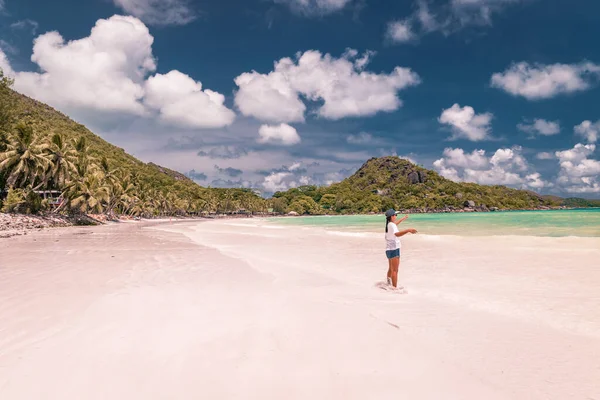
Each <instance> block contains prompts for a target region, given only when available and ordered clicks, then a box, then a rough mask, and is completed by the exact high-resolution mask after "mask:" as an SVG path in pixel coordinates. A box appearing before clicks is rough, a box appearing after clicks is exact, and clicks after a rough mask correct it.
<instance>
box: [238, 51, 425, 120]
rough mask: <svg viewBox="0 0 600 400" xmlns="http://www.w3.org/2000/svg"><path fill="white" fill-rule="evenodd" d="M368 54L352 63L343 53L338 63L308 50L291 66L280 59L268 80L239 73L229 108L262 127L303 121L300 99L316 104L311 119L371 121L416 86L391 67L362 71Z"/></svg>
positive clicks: (352, 55)
mask: <svg viewBox="0 0 600 400" xmlns="http://www.w3.org/2000/svg"><path fill="white" fill-rule="evenodd" d="M372 54H373V53H372V52H367V53H366V54H365V56H363V57H361V58H358V59H356V56H357V52H356V51H355V50H352V49H350V50H348V51H346V53H344V55H343V56H342V57H341V58H334V57H332V56H331V55H329V54H325V55H323V54H321V53H320V52H318V51H316V50H309V51H306V52H305V53H303V54H300V53H299V54H298V55H297V59H296V60H292V59H291V58H283V59H281V60H279V61H277V62H276V63H275V68H274V70H273V71H272V72H271V73H269V74H266V75H265V74H259V73H257V72H254V71H253V72H250V73H244V74H242V75H240V76H238V77H237V78H236V79H235V82H236V84H237V85H238V86H239V90H238V92H237V93H236V96H235V103H236V105H237V106H238V108H239V109H240V111H241V112H242V114H244V115H246V116H253V117H255V118H257V119H260V120H263V121H268V122H299V121H303V120H304V111H305V109H306V106H305V105H304V103H303V102H302V101H301V100H300V97H299V96H300V95H303V96H304V97H306V98H307V99H309V100H311V101H322V102H323V105H322V106H321V107H320V108H319V109H318V110H317V114H318V115H320V116H321V117H324V118H327V119H333V120H336V119H340V118H344V117H357V116H369V115H374V114H376V113H378V112H382V111H388V112H389V111H394V110H397V109H398V108H399V107H401V106H402V102H401V100H400V99H399V98H398V91H400V90H402V89H404V88H406V87H408V86H414V85H417V84H418V83H419V82H420V80H419V77H418V75H417V74H415V73H414V72H412V71H411V70H410V69H408V68H401V67H396V68H395V69H394V71H393V72H391V73H390V74H384V73H382V74H375V73H372V72H367V71H364V70H363V68H364V67H365V65H366V64H367V63H368V61H369V58H370V56H371V55H372Z"/></svg>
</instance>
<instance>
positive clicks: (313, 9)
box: [273, 0, 352, 16]
mask: <svg viewBox="0 0 600 400" xmlns="http://www.w3.org/2000/svg"><path fill="white" fill-rule="evenodd" d="M273 1H274V2H275V3H280V4H286V5H288V6H289V7H290V8H291V9H292V10H293V11H296V12H298V13H301V14H304V15H308V16H312V15H326V14H331V13H334V12H336V11H340V10H341V9H343V8H344V7H346V6H347V5H348V4H349V3H350V2H351V1H352V0H273Z"/></svg>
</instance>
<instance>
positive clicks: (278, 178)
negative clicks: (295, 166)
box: [262, 172, 293, 193]
mask: <svg viewBox="0 0 600 400" xmlns="http://www.w3.org/2000/svg"><path fill="white" fill-rule="evenodd" d="M291 176H293V174H292V173H291V172H274V173H272V174H271V175H269V176H265V178H264V180H263V182H262V187H263V188H264V189H265V190H266V191H267V192H271V193H273V192H277V191H282V190H287V189H289V188H290V187H291V185H292V184H293V183H291V182H289V181H286V178H288V177H291Z"/></svg>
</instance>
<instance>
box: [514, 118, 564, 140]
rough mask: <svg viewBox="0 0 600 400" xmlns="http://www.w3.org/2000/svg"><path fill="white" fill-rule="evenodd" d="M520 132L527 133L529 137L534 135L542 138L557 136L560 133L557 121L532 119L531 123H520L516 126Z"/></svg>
mask: <svg viewBox="0 0 600 400" xmlns="http://www.w3.org/2000/svg"><path fill="white" fill-rule="evenodd" d="M517 128H518V129H519V130H520V131H523V132H526V133H529V134H530V135H531V136H535V135H536V134H538V135H542V136H552V135H558V134H559V133H560V123H559V122H558V121H546V120H545V119H538V118H536V119H534V120H533V123H521V124H518V125H517Z"/></svg>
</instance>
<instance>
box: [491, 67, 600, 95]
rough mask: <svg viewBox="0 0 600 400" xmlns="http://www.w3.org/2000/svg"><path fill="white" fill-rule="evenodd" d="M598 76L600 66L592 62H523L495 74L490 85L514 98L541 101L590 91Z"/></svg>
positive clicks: (599, 74)
mask: <svg viewBox="0 0 600 400" xmlns="http://www.w3.org/2000/svg"><path fill="white" fill-rule="evenodd" d="M599 76H600V65H596V64H593V63H590V62H584V63H580V64H552V65H540V64H535V65H530V64H529V63H527V62H520V63H517V64H513V65H512V66H511V67H510V68H509V69H507V70H506V71H504V72H501V73H495V74H493V75H492V79H491V85H492V87H495V88H498V89H502V90H504V91H506V92H507V93H510V94H512V95H513V96H523V97H525V98H526V99H528V100H540V99H548V98H552V97H555V96H558V95H560V94H566V93H574V92H579V91H583V90H587V89H589V88H590V87H591V86H592V82H594V81H595V80H597V78H598V77H599Z"/></svg>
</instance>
